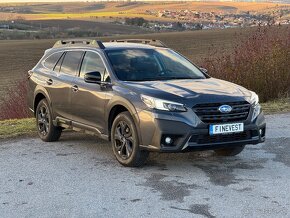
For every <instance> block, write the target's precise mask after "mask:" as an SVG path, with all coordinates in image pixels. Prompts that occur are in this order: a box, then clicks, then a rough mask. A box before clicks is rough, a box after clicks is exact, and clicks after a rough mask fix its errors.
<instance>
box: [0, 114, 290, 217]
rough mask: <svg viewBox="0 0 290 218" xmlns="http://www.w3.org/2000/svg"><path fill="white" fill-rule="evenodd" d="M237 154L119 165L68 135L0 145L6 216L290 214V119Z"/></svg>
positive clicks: (93, 141)
mask: <svg viewBox="0 0 290 218" xmlns="http://www.w3.org/2000/svg"><path fill="white" fill-rule="evenodd" d="M266 119H267V124H268V126H267V140H266V143H264V144H259V145H249V146H248V147H247V148H246V149H245V150H244V152H243V153H241V154H240V155H238V156H236V157H217V156H213V153H212V152H202V153H186V154H152V155H151V156H150V158H149V161H148V164H147V165H146V166H144V167H142V168H125V167H122V166H121V165H119V164H118V163H117V161H116V160H115V159H114V157H113V154H112V152H111V147H110V145H109V144H108V143H107V142H105V141H102V140H100V139H97V138H95V137H93V136H88V135H84V134H79V133H65V134H63V136H62V137H61V140H60V141H59V142H56V143H44V142H42V141H40V140H39V139H38V138H16V139H10V140H2V141H0V217H3V218H5V217H13V218H14V217H29V218H31V217H82V218H83V217H157V216H158V217H166V218H168V217H231V218H232V217H290V194H289V193H290V155H289V154H290V114H279V115H270V116H267V118H266Z"/></svg>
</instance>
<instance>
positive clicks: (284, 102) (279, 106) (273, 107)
mask: <svg viewBox="0 0 290 218" xmlns="http://www.w3.org/2000/svg"><path fill="white" fill-rule="evenodd" d="M261 106H262V109H263V111H264V113H265V114H277V113H285V112H290V98H282V99H277V100H273V101H269V102H266V103H261Z"/></svg>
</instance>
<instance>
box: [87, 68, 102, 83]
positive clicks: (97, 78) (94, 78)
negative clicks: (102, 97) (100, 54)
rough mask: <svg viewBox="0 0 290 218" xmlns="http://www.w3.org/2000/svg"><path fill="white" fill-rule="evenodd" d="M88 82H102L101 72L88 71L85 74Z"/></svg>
mask: <svg viewBox="0 0 290 218" xmlns="http://www.w3.org/2000/svg"><path fill="white" fill-rule="evenodd" d="M84 79H85V82H86V83H97V84H100V83H101V80H102V76H101V73H100V72H98V71H94V72H89V73H86V74H85V76H84Z"/></svg>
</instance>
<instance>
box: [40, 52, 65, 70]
mask: <svg viewBox="0 0 290 218" xmlns="http://www.w3.org/2000/svg"><path fill="white" fill-rule="evenodd" d="M61 55H62V52H57V53H54V54H52V55H50V56H49V57H48V58H46V59H45V61H44V63H43V65H44V66H45V67H46V68H48V69H50V70H53V68H54V66H55V65H56V62H57V61H58V60H59V58H60V56H61Z"/></svg>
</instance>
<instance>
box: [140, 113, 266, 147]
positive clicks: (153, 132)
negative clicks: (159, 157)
mask: <svg viewBox="0 0 290 218" xmlns="http://www.w3.org/2000/svg"><path fill="white" fill-rule="evenodd" d="M192 114H194V113H192V112H191V113H190V114H186V113H183V114H182V115H181V113H179V114H168V113H167V112H153V111H141V112H140V113H139V114H138V115H139V120H140V123H139V138H140V142H141V147H142V148H143V149H146V150H150V151H159V152H187V151H198V150H213V149H217V148H223V147H230V146H238V145H246V144H258V143H262V142H264V141H265V133H266V123H265V118H264V114H263V112H262V113H260V114H259V116H258V117H257V118H256V119H255V120H254V121H253V122H251V121H250V120H251V118H250V117H251V116H252V113H250V114H249V117H248V119H247V120H245V121H238V122H243V123H244V132H242V133H235V134H226V135H215V136H210V135H209V124H206V123H203V122H202V121H201V120H200V119H199V118H198V117H197V116H196V115H195V114H194V115H192ZM166 137H170V138H171V139H172V143H170V144H167V143H166V142H165V138H166Z"/></svg>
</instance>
